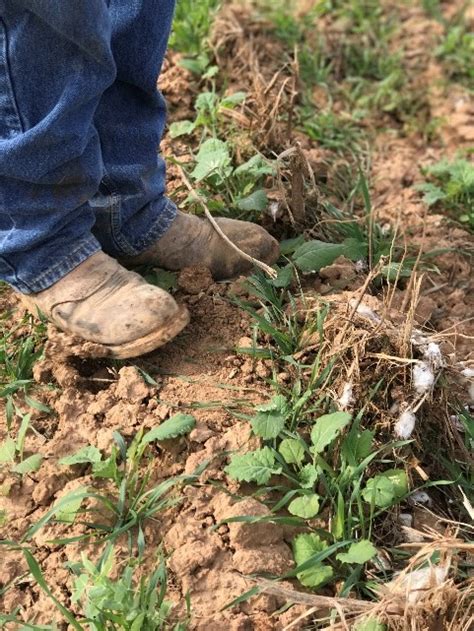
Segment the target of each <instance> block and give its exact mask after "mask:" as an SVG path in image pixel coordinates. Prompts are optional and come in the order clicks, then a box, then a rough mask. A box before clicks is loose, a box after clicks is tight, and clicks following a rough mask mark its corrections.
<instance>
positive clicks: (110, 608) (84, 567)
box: [71, 546, 187, 631]
mask: <svg viewBox="0 0 474 631" xmlns="http://www.w3.org/2000/svg"><path fill="white" fill-rule="evenodd" d="M115 566H116V559H115V556H114V550H113V547H112V546H109V547H108V549H107V551H106V553H105V554H104V556H103V559H102V561H101V562H100V564H99V565H98V566H96V565H95V564H94V563H92V562H91V561H90V560H89V559H87V557H86V556H85V555H82V561H81V563H79V564H76V565H73V566H72V568H71V569H72V570H73V571H74V573H75V574H76V575H77V578H76V580H75V583H74V588H73V591H72V603H76V604H78V605H79V606H80V608H81V610H82V611H83V612H84V617H85V618H86V620H87V622H88V625H89V628H90V629H91V631H108V630H109V629H120V630H122V629H123V631H138V630H143V631H160V630H161V629H173V631H184V630H185V629H186V628H187V624H185V623H181V622H178V623H175V624H173V623H172V620H170V615H171V612H172V609H173V604H172V603H171V602H169V601H167V600H166V599H165V596H166V590H167V573H166V564H165V561H164V559H161V561H160V563H159V566H158V567H157V569H156V570H155V571H154V572H153V573H152V574H151V575H150V576H146V577H142V578H141V579H140V580H137V579H135V577H134V574H135V573H136V570H137V569H138V567H139V566H138V565H137V564H136V563H134V562H133V560H130V561H129V562H128V563H127V565H126V566H125V567H124V568H123V569H122V571H121V573H120V574H119V576H118V577H117V578H111V573H112V572H113V571H114V569H115Z"/></svg>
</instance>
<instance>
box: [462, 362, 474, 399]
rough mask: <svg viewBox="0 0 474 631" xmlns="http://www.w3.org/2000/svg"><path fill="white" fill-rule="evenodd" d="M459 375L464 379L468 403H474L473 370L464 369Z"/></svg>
mask: <svg viewBox="0 0 474 631" xmlns="http://www.w3.org/2000/svg"><path fill="white" fill-rule="evenodd" d="M461 375H462V376H463V377H465V379H466V381H467V392H468V394H469V402H470V403H474V368H470V367H467V368H464V369H463V370H461Z"/></svg>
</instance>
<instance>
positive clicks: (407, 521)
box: [398, 513, 413, 528]
mask: <svg viewBox="0 0 474 631" xmlns="http://www.w3.org/2000/svg"><path fill="white" fill-rule="evenodd" d="M398 521H399V522H400V524H401V525H402V526H405V528H411V527H412V526H413V515H411V514H410V513H400V515H399V516H398Z"/></svg>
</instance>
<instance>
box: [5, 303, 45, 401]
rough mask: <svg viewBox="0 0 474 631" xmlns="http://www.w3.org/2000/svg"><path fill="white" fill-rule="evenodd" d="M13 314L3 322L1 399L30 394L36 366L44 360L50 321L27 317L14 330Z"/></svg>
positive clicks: (7, 316)
mask: <svg viewBox="0 0 474 631" xmlns="http://www.w3.org/2000/svg"><path fill="white" fill-rule="evenodd" d="M9 318H10V314H9V313H6V314H4V315H3V316H2V321H1V322H0V397H9V396H11V395H13V394H15V393H17V392H19V391H22V392H26V391H27V390H28V388H29V387H30V386H31V384H32V383H33V366H34V365H35V363H36V362H37V361H38V360H39V359H40V358H41V357H42V354H43V344H44V341H45V339H46V321H45V320H40V321H39V322H37V321H36V320H35V319H34V318H33V316H31V315H26V316H25V317H24V318H23V319H22V320H21V322H19V323H18V324H15V325H13V326H10V324H11V323H10V322H9V321H8V320H9Z"/></svg>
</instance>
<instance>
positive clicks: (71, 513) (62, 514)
mask: <svg viewBox="0 0 474 631" xmlns="http://www.w3.org/2000/svg"><path fill="white" fill-rule="evenodd" d="M80 490H81V489H77V491H80ZM83 500H84V498H83V497H81V496H80V495H79V496H78V497H74V498H73V499H71V500H70V501H69V502H65V503H64V504H62V505H61V509H60V510H58V511H57V512H56V519H57V520H58V521H62V522H66V523H67V524H72V523H74V521H75V519H76V516H77V513H78V512H79V509H80V508H81V504H82V502H83Z"/></svg>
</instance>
